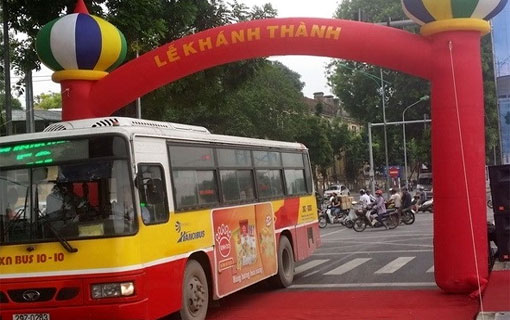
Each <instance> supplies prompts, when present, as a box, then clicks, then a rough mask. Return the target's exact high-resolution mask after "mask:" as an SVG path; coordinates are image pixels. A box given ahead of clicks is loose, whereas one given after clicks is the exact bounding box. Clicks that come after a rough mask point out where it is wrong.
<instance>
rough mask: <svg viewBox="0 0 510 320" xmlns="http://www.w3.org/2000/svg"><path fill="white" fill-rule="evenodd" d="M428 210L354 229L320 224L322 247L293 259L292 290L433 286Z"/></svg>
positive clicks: (418, 287) (430, 216)
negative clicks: (386, 224)
mask: <svg viewBox="0 0 510 320" xmlns="http://www.w3.org/2000/svg"><path fill="white" fill-rule="evenodd" d="M432 219H433V215H432V214H430V213H419V214H417V215H416V221H415V222H414V224H412V225H403V224H401V225H400V226H398V227H397V228H396V229H393V230H386V229H384V228H376V229H373V228H369V227H367V229H366V230H365V231H363V232H355V231H354V230H352V229H347V228H345V227H343V226H341V225H340V224H334V225H331V224H328V226H327V227H326V228H324V229H321V239H322V246H321V247H320V248H319V249H318V250H316V251H315V253H314V254H313V255H312V256H311V257H310V258H308V259H307V260H305V261H303V262H301V263H299V264H297V266H296V274H295V277H294V283H293V285H292V286H290V287H289V288H288V290H293V289H300V290H303V289H315V290H316V289H321V288H322V289H335V290H342V289H349V290H352V289H355V288H360V289H362V288H364V289H366V288H389V287H391V288H400V289H405V288H408V289H426V288H436V284H435V282H434V268H433V265H434V261H433V245H432V239H433V232H432V225H433V220H432Z"/></svg>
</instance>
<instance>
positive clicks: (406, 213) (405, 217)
mask: <svg viewBox="0 0 510 320" xmlns="http://www.w3.org/2000/svg"><path fill="white" fill-rule="evenodd" d="M414 213H415V212H414V210H413V209H412V208H407V209H404V210H402V212H401V213H400V221H401V222H402V223H404V224H407V225H410V224H413V223H414V220H415V219H416V218H415V216H414Z"/></svg>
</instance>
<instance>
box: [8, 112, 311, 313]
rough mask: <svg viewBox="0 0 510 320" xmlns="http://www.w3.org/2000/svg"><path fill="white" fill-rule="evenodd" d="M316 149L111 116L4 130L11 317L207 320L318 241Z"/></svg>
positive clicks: (288, 272)
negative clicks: (217, 303)
mask: <svg viewBox="0 0 510 320" xmlns="http://www.w3.org/2000/svg"><path fill="white" fill-rule="evenodd" d="M318 230H319V229H318V224H317V208H316V200H315V197H314V187H313V181H312V172H311V166H310V160H309V155H308V151H307V148H306V147H305V146H304V145H302V144H300V143H290V142H279V141H270V140H263V139H252V138H243V137H233V136H225V135H217V134H212V133H210V132H209V131H208V130H207V129H206V128H204V127H199V126H192V125H183V124H176V123H167V122H157V121H149V120H141V119H131V118H121V117H107V118H98V119H87V120H76V121H69V122H60V123H56V124H53V125H51V126H49V127H47V128H46V129H45V131H44V132H40V133H32V134H23V135H15V136H8V137H2V138H0V319H2V320H60V319H65V320H68V319H81V320H86V319H94V320H102V319H104V320H111V319H116V320H122V319H130V320H133V319H159V318H161V317H164V316H166V315H168V314H172V313H175V314H180V317H181V318H182V319H185V320H189V319H204V318H205V316H206V312H207V307H208V303H209V302H210V300H213V299H220V298H222V297H224V296H226V295H229V294H231V293H233V292H236V291H239V290H241V289H243V288H245V287H247V286H249V285H252V284H254V283H256V282H259V281H262V280H264V281H269V282H271V283H272V284H274V285H275V286H279V287H287V286H289V285H291V283H292V281H293V277H294V265H295V263H296V261H300V260H303V259H305V258H307V257H309V256H310V255H311V254H312V253H313V251H314V250H315V249H316V248H317V247H318V246H320V237H319V236H320V235H319V231H318Z"/></svg>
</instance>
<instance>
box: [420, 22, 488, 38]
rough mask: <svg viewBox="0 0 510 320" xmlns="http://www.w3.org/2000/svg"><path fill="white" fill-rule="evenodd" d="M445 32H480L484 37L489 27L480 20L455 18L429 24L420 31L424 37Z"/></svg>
mask: <svg viewBox="0 0 510 320" xmlns="http://www.w3.org/2000/svg"><path fill="white" fill-rule="evenodd" d="M446 31H480V33H481V34H482V35H485V34H487V33H489V32H490V31H491V26H490V24H489V22H488V21H485V20H482V19H474V18H456V19H447V20H440V21H434V22H430V23H427V24H426V25H424V26H422V27H421V29H420V32H421V34H422V35H424V36H430V35H433V34H436V33H440V32H446Z"/></svg>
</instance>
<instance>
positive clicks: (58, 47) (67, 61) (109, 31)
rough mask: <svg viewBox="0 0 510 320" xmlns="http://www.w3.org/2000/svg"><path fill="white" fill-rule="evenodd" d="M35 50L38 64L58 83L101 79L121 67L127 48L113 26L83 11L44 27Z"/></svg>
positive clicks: (124, 40) (122, 36)
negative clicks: (38, 59)
mask: <svg viewBox="0 0 510 320" xmlns="http://www.w3.org/2000/svg"><path fill="white" fill-rule="evenodd" d="M77 7H78V8H79V6H77ZM82 8H83V7H82ZM85 10H86V8H85ZM81 11H83V9H81ZM36 49H37V53H38V54H39V57H40V59H41V61H42V62H43V63H44V64H45V65H46V66H47V67H48V68H50V69H52V70H54V71H57V72H56V73H55V74H54V75H53V80H54V81H56V82H60V81H61V80H66V79H81V80H98V79H100V78H102V77H104V76H105V75H107V74H108V72H109V71H112V70H113V69H115V68H116V67H117V66H119V65H120V64H121V63H122V61H123V60H124V58H125V57H126V49H127V46H126V39H125V38H124V35H123V34H122V32H120V31H119V30H118V29H117V28H116V27H115V26H113V25H112V24H111V23H109V22H107V21H106V20H103V19H101V18H99V17H96V16H93V15H90V14H89V13H88V12H87V11H85V12H77V13H73V14H70V15H66V16H63V17H60V18H58V19H55V20H53V21H51V22H49V23H48V24H46V25H45V26H44V27H43V28H42V29H41V30H40V31H39V34H38V35H37V41H36Z"/></svg>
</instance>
